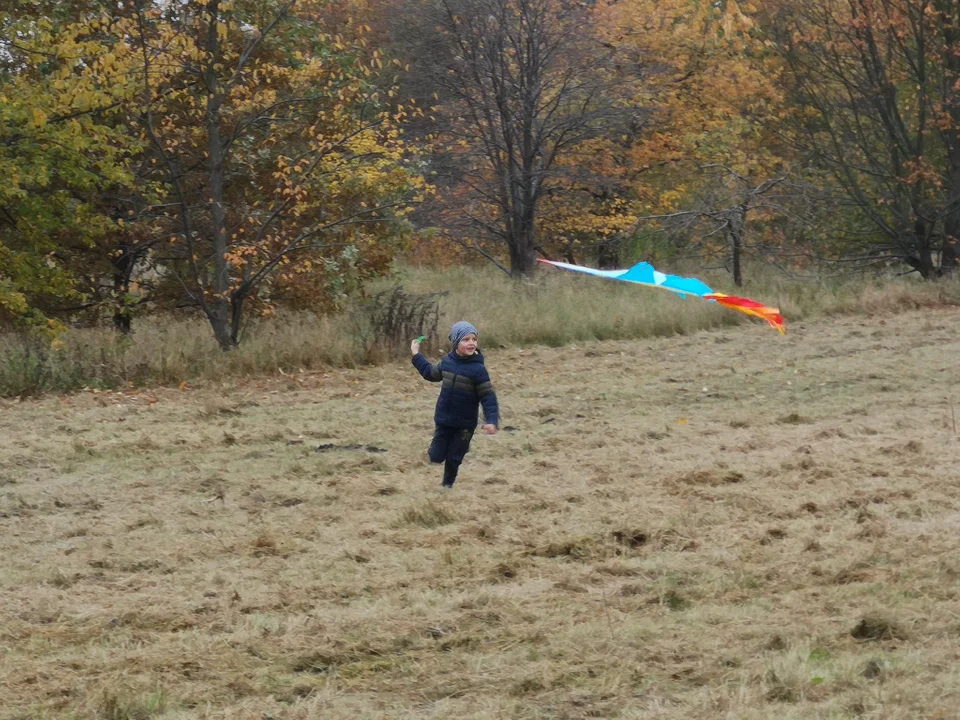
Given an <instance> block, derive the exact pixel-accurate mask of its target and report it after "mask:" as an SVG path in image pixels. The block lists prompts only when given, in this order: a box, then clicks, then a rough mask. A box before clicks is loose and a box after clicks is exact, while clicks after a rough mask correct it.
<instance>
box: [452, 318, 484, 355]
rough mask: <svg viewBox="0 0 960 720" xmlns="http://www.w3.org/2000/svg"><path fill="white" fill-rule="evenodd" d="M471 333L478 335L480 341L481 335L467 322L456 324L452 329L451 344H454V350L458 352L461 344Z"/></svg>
mask: <svg viewBox="0 0 960 720" xmlns="http://www.w3.org/2000/svg"><path fill="white" fill-rule="evenodd" d="M470 333H473V334H474V335H476V336H477V339H478V340H479V339H480V333H479V332H477V329H476V328H475V327H474V326H473V325H471V324H470V323H468V322H467V321H466V320H461V321H460V322H455V323H454V324H453V327H452V328H450V342H451V343H453V349H454V350H456V349H457V346H458V345H459V344H460V341H461V340H463V339H464V338H465V337H466V336H467V335H469V334H470Z"/></svg>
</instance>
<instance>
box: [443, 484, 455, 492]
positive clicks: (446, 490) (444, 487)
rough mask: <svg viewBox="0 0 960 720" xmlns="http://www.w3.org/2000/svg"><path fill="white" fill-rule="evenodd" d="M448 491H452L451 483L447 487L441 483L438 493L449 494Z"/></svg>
mask: <svg viewBox="0 0 960 720" xmlns="http://www.w3.org/2000/svg"><path fill="white" fill-rule="evenodd" d="M450 490H453V483H450V484H449V485H448V484H447V483H443V484H442V485H441V486H440V492H449V491H450Z"/></svg>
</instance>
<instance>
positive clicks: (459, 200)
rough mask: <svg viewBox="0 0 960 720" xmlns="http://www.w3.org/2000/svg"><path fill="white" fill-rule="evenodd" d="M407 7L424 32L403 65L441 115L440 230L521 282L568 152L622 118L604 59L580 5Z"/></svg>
mask: <svg viewBox="0 0 960 720" xmlns="http://www.w3.org/2000/svg"><path fill="white" fill-rule="evenodd" d="M411 5H412V10H410V13H411V14H412V15H413V17H414V19H415V20H416V23H417V24H416V26H417V27H419V28H421V30H422V32H421V33H420V37H421V38H422V40H421V42H420V44H419V45H418V46H417V51H416V52H414V53H411V54H412V55H415V56H416V58H417V61H418V62H419V64H420V67H421V68H422V70H421V72H424V74H425V75H426V76H428V77H429V78H430V81H431V82H432V84H433V87H434V88H435V90H436V102H437V104H438V105H439V107H438V115H437V117H438V118H439V126H438V128H437V131H436V134H437V136H438V142H437V143H436V144H435V150H436V153H435V155H434V158H433V159H434V167H435V168H436V170H437V172H438V173H439V174H440V176H441V180H439V181H438V183H441V184H443V186H444V191H443V194H442V200H443V212H442V213H441V214H440V215H439V218H438V220H439V222H440V224H441V225H442V229H443V230H444V231H445V232H446V233H447V234H448V235H449V236H450V237H452V238H453V239H456V240H458V241H459V242H461V243H464V244H466V245H468V246H470V247H471V248H473V249H475V250H477V251H479V252H481V253H482V254H484V255H485V256H487V257H488V258H489V259H490V260H492V261H494V262H496V263H497V265H499V266H500V267H501V268H502V269H504V270H505V271H507V272H509V273H511V274H512V275H514V276H520V275H528V274H530V273H532V272H533V269H534V266H535V261H536V255H537V247H538V245H539V243H540V242H541V241H549V237H544V236H543V235H542V234H541V233H539V232H538V224H539V223H540V222H541V221H542V216H543V207H544V202H545V198H547V197H548V196H549V195H550V194H551V193H558V192H560V190H559V188H560V185H561V182H562V181H561V178H563V177H568V178H569V177H570V175H571V173H570V170H571V168H573V167H574V165H573V163H568V162H567V161H569V160H570V158H571V157H572V156H573V154H574V153H575V152H576V151H577V148H582V147H584V143H586V142H588V141H589V140H590V139H592V138H596V137H599V136H600V135H602V134H603V133H604V132H607V131H610V130H613V129H614V125H615V122H614V120H613V118H614V116H615V115H616V113H617V112H618V111H619V110H620V109H622V108H618V107H617V105H618V101H619V100H620V99H621V96H620V95H618V92H617V82H616V77H615V75H614V74H613V72H612V67H611V65H610V63H608V62H607V61H608V59H609V55H610V51H609V50H608V49H605V48H603V47H602V46H601V45H600V44H599V43H596V42H594V41H593V39H592V38H591V36H590V34H589V33H588V32H585V28H588V27H590V23H589V18H590V12H591V10H590V8H589V7H587V6H585V5H584V4H582V3H578V2H568V1H567V0H426V1H424V2H416V3H412V4H411ZM416 71H417V70H416V69H415V72H416ZM565 163H566V164H565ZM504 257H506V258H507V260H504Z"/></svg>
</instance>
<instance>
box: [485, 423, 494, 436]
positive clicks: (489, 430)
mask: <svg viewBox="0 0 960 720" xmlns="http://www.w3.org/2000/svg"><path fill="white" fill-rule="evenodd" d="M483 431H484V432H485V433H486V434H487V435H496V434H497V426H496V425H484V426H483Z"/></svg>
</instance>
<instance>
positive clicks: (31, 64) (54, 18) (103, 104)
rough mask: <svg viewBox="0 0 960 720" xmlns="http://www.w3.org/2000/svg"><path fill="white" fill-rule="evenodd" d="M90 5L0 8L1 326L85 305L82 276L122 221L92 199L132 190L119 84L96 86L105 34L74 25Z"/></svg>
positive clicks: (37, 324) (50, 319) (89, 299)
mask: <svg viewBox="0 0 960 720" xmlns="http://www.w3.org/2000/svg"><path fill="white" fill-rule="evenodd" d="M30 10H34V11H35V12H28V11H30ZM95 10H96V8H91V7H88V6H87V5H86V4H78V3H61V4H58V7H57V8H56V10H55V11H54V9H53V8H51V9H49V11H44V12H40V11H39V10H37V8H33V7H22V8H18V11H17V12H16V13H13V12H7V13H0V30H2V32H0V38H2V40H0V175H2V177H3V178H4V182H3V183H2V185H0V316H6V321H7V322H8V323H17V324H20V325H26V326H29V327H33V328H49V327H50V326H51V325H50V324H51V323H55V322H56V320H55V318H58V317H62V316H64V315H65V314H68V313H70V312H72V311H75V310H77V309H79V308H84V307H89V306H90V305H91V304H93V303H94V302H95V301H96V299H95V298H94V297H93V296H94V295H95V294H96V292H97V291H98V289H99V288H98V285H99V278H98V277H97V276H98V275H99V274H100V273H99V272H93V273H87V272H85V271H86V270H87V269H90V265H89V260H90V259H91V257H92V256H98V255H97V253H96V248H97V247H98V246H102V245H103V243H104V242H105V241H106V238H108V237H110V236H111V234H112V233H115V232H116V231H117V230H118V228H119V225H122V222H123V221H122V220H120V217H121V216H120V214H119V213H118V212H112V213H111V212H110V211H107V210H106V209H105V208H104V207H103V198H104V196H110V195H111V194H114V193H126V192H127V191H128V189H129V188H131V187H132V186H133V185H134V173H133V171H132V167H131V157H132V156H133V155H135V154H136V152H137V143H136V141H135V140H134V139H131V137H130V134H129V131H128V130H127V129H126V128H125V127H124V126H123V124H122V122H120V118H121V117H122V107H123V103H124V101H125V100H126V99H127V96H125V94H124V92H125V88H124V86H123V85H122V84H114V83H104V82H103V76H102V75H101V73H100V70H101V69H102V58H104V57H106V56H108V55H109V50H110V40H109V39H108V38H105V37H103V36H102V35H99V34H95V33H91V32H90V29H89V28H88V27H87V26H86V25H85V21H86V20H89V19H90V17H91V13H94V12H95ZM93 16H99V14H98V13H95V15H93ZM123 217H126V213H125V212H124V213H123ZM98 257H99V258H100V259H105V258H107V257H110V255H109V254H104V255H102V256H98ZM81 258H82V262H81V261H79V260H78V259H81ZM106 265H107V266H108V267H109V262H107V263H106ZM90 276H92V277H97V279H96V280H94V281H93V282H92V283H91V282H88V280H89V277H90ZM3 319H4V318H3V317H0V321H2V320H3Z"/></svg>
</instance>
